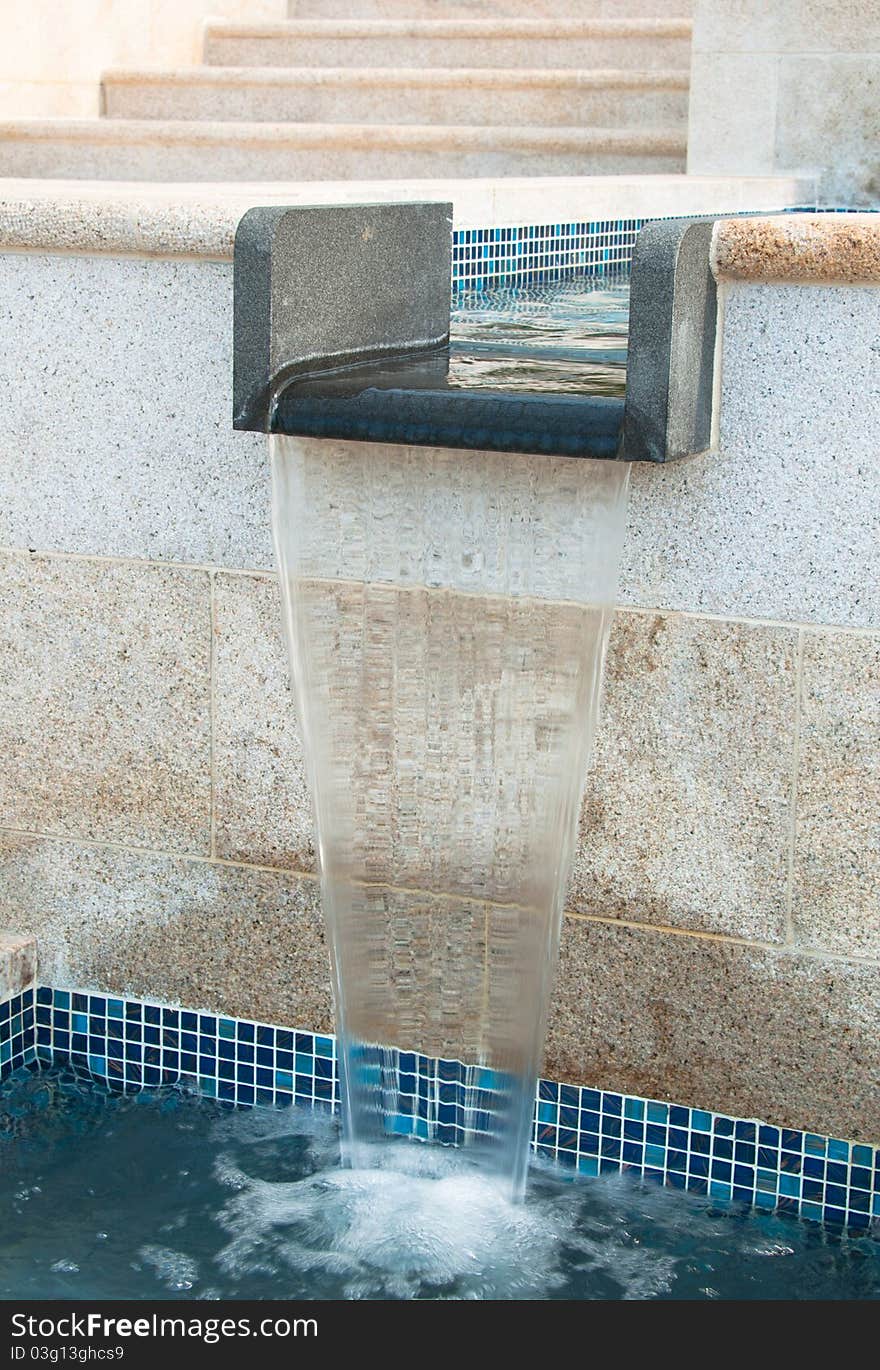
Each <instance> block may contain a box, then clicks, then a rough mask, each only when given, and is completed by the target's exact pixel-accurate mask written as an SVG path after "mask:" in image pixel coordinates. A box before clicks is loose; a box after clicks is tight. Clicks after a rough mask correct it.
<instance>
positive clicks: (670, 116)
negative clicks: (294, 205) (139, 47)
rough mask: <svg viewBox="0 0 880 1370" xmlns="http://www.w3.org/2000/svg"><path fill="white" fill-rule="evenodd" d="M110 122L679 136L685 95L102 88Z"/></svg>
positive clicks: (431, 89)
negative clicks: (565, 128)
mask: <svg viewBox="0 0 880 1370" xmlns="http://www.w3.org/2000/svg"><path fill="white" fill-rule="evenodd" d="M104 98H105V106H104V108H105V112H106V114H107V115H108V116H109V117H111V118H117V119H217V120H232V119H235V120H259V121H264V122H267V123H271V122H278V121H280V122H285V121H292V122H296V123H309V122H316V123H365V124H490V125H491V124H518V125H572V126H575V127H580V128H650V127H654V128H669V129H683V128H684V125H685V123H686V121H687V100H688V97H687V91H684V90H663V89H660V90H628V89H620V88H617V89H615V88H611V89H603V90H583V89H576V88H574V89H573V88H571V87H568V88H566V87H562V88H560V89H550V90H547V89H536V90H524V89H501V90H494V89H491V88H488V89H487V88H485V87H483V88H481V87H479V86H469V85H467V84H466V83H465V84H462V85H461V86H453V87H421V88H419V87H411V86H410V87H402V88H401V87H384V88H383V87H382V85H381V84H379V85H369V86H353V87H339V86H333V85H312V84H308V85H302V86H295V85H294V86H288V87H284V88H278V87H260V86H238V85H230V86H218V87H214V86H206V85H203V84H199V83H196V82H193V83H190V84H178V83H175V84H173V85H170V84H168V85H164V84H159V83H154V82H147V83H144V84H142V85H141V84H135V83H133V82H128V81H126V82H120V83H119V84H118V85H117V84H114V83H113V82H108V83H106V84H105V88H104Z"/></svg>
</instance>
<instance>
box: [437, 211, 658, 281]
mask: <svg viewBox="0 0 880 1370" xmlns="http://www.w3.org/2000/svg"><path fill="white" fill-rule="evenodd" d="M644 223H645V220H644V219H594V220H579V221H577V222H574V221H569V222H566V223H556V224H526V225H523V224H520V225H509V226H506V227H501V226H493V227H486V228H462V229H456V230H455V231H454V232H453V235H452V288H453V292H459V291H463V290H472V291H478V292H479V291H483V290H487V289H489V288H490V287H493V286H502V285H514V284H517V285H522V284H538V283H540V282H542V281H557V280H562V279H564V278H565V277H567V276H573V275H575V274H580V275H591V276H595V275H605V274H607V273H609V272H615V273H619V272H621V271H625V270H626V269H627V268H628V267H629V265H630V263H631V261H632V253H633V247H634V245H635V240H636V237H637V235H638V231H639V229H640V228H641V227H642V225H643V224H644Z"/></svg>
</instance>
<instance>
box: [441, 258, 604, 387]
mask: <svg viewBox="0 0 880 1370" xmlns="http://www.w3.org/2000/svg"><path fill="white" fill-rule="evenodd" d="M628 328H629V281H628V279H627V278H620V279H616V278H610V279H608V280H602V281H597V280H596V278H595V277H593V278H590V277H580V278H578V277H573V278H571V279H569V280H563V281H552V282H549V283H547V284H544V285H518V286H499V287H496V288H495V289H492V290H487V291H480V292H477V291H465V292H463V293H462V294H461V295H460V296H458V297H457V300H456V303H455V307H454V309H453V314H452V321H451V347H450V361H449V384H450V385H453V386H460V387H463V388H467V389H494V390H522V391H530V392H532V393H536V392H537V393H557V394H594V395H617V396H622V395H623V393H624V390H625V388H626V349H627V332H628Z"/></svg>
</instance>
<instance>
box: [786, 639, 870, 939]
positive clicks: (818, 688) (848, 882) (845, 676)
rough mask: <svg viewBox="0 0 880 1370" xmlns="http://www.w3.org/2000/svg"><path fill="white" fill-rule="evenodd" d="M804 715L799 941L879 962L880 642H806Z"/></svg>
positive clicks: (796, 903)
mask: <svg viewBox="0 0 880 1370" xmlns="http://www.w3.org/2000/svg"><path fill="white" fill-rule="evenodd" d="M802 709H803V719H802V723H801V743H800V767H799V771H798V788H797V837H796V843H795V859H794V895H793V905H792V913H793V918H794V933H795V937H796V939H797V940H798V941H800V942H804V943H806V944H809V945H811V946H815V947H823V948H826V949H828V950H830V951H833V952H839V953H842V954H843V955H847V954H849V955H858V956H875V957H880V634H874V633H872V634H860V633H807V634H806V637H805V642H804V666H803V705H802Z"/></svg>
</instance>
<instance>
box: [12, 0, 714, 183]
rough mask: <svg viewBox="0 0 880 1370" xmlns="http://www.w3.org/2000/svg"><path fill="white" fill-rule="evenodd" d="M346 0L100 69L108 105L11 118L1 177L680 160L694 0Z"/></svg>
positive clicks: (295, 0)
mask: <svg viewBox="0 0 880 1370" xmlns="http://www.w3.org/2000/svg"><path fill="white" fill-rule="evenodd" d="M352 8H353V6H352V4H351V2H350V0H348V3H347V2H346V0H289V14H290V16H291V17H290V18H288V19H287V20H286V21H283V22H279V23H271V24H270V23H261V24H247V23H240V22H229V21H227V22H220V21H209V22H208V23H207V25H206V28H205V34H204V48H203V64H202V65H201V66H199V67H193V68H187V69H180V70H167V71H166V70H148V71H131V70H128V71H108V72H106V73H105V75H104V78H103V81H102V116H101V118H99V119H18V120H10V121H6V122H4V123H0V175H2V176H39V177H71V178H90V179H99V180H149V181H249V182H252V181H269V180H277V181H295V180H321V179H330V180H346V179H351V178H356V179H359V180H366V179H380V178H386V177H387V178H396V179H400V178H411V177H418V178H431V177H456V178H458V177H484V176H485V177H490V176H585V175H608V174H616V173H620V174H624V173H628V174H632V173H644V172H663V173H669V172H680V171H683V170H684V168H685V156H686V141H687V101H688V73H689V65H690V21H689V19H688V18H687V17H686V12H687V10H688V8H689V0H580V3H579V2H578V0H458V2H457V3H455V0H453V3H450V4H445V3H444V4H441V3H439V0H359V2H358V3H357V10H358V14H359V17H357V18H351V17H350V15H351V10H352ZM682 13H684V14H685V17H682ZM438 14H442V17H436V16H437V15H438ZM346 15H347V16H348V17H343V16H346Z"/></svg>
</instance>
